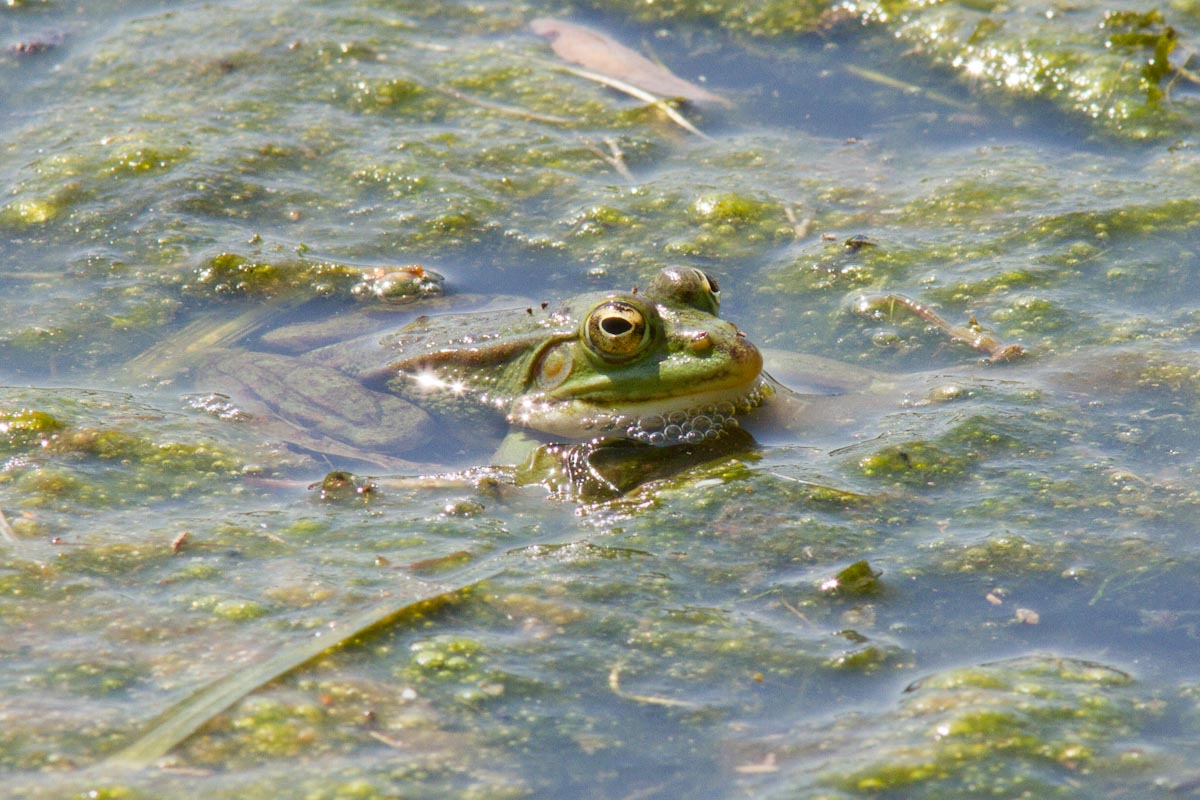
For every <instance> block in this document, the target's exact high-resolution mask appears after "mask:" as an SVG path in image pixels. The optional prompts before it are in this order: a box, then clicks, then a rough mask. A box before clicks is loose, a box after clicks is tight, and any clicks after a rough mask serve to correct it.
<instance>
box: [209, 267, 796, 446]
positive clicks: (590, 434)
mask: <svg viewBox="0 0 1200 800" xmlns="http://www.w3.org/2000/svg"><path fill="white" fill-rule="evenodd" d="M719 304H720V300H719V291H718V287H717V284H716V282H715V281H714V280H713V279H712V278H710V277H709V276H707V275H706V274H704V273H703V272H701V271H699V270H696V269H691V268H673V269H667V270H664V271H663V272H661V273H660V274H659V275H658V276H657V277H656V278H655V279H654V280H653V281H652V282H651V284H650V285H649V286H648V287H647V288H646V290H645V291H642V292H638V291H632V292H596V293H590V294H584V295H581V296H578V297H575V298H572V299H570V300H568V301H566V302H565V303H562V304H561V305H552V304H543V305H542V306H540V307H537V306H535V307H530V308H519V309H514V310H512V311H510V312H500V313H498V312H480V313H473V314H455V315H444V316H428V317H420V318H418V319H417V320H415V321H414V322H412V323H411V324H410V325H408V326H407V327H405V328H402V329H400V330H399V331H396V332H394V333H391V334H388V335H385V336H383V337H382V338H381V337H380V336H379V335H378V334H376V335H372V336H368V337H362V338H360V339H357V340H353V341H350V342H340V343H338V344H334V345H329V346H326V347H321V348H319V349H316V350H312V351H310V352H309V353H307V354H306V355H305V357H304V358H303V359H295V358H291V357H285V356H282V355H279V354H275V353H267V352H246V351H237V352H236V353H235V352H233V351H227V352H224V353H222V354H219V355H217V356H215V357H210V358H208V359H206V363H205V364H204V365H203V366H202V367H200V368H197V369H195V370H194V372H195V375H194V377H195V378H196V383H197V387H198V388H201V387H203V388H207V389H216V390H219V391H223V392H228V393H229V394H231V395H232V396H233V398H234V400H235V401H236V402H237V403H238V404H239V407H241V408H244V409H247V410H250V411H251V413H252V414H254V415H255V416H264V415H265V413H266V412H267V411H269V413H270V414H271V415H272V416H274V417H275V418H276V419H277V420H282V421H283V422H284V423H286V425H287V426H288V427H290V429H291V431H292V434H294V435H288V436H285V437H284V438H287V439H288V440H289V441H291V442H293V443H295V444H299V445H301V446H303V447H305V448H307V449H310V450H315V451H318V452H322V453H326V454H330V455H350V456H353V457H358V458H362V459H365V460H369V461H373V462H375V463H378V464H383V465H386V466H394V467H401V466H403V465H404V462H401V461H399V460H398V459H396V458H395V457H394V456H395V455H397V454H408V453H411V452H412V451H414V450H416V449H417V448H421V447H423V446H424V447H426V450H425V452H426V453H433V454H434V455H435V459H434V460H436V456H438V455H442V453H440V452H439V451H441V450H442V448H441V447H439V446H438V445H439V444H440V443H442V442H443V441H446V442H450V441H453V440H454V437H455V435H456V433H457V438H458V439H459V440H460V441H462V440H466V441H468V442H469V441H471V440H472V439H473V438H474V439H477V438H479V431H480V426H481V425H483V424H484V423H483V419H482V417H492V418H494V419H498V420H500V421H501V422H507V423H508V424H509V425H510V426H514V427H518V428H521V429H524V430H526V431H528V432H531V433H534V434H537V435H539V437H540V438H541V439H542V440H543V441H546V440H549V441H554V442H564V441H570V442H578V441H592V440H597V439H604V440H610V441H611V440H618V441H619V440H625V441H627V442H636V443H641V444H643V445H660V446H670V445H681V444H698V443H703V442H708V441H711V440H714V439H717V438H718V437H720V436H721V435H722V433H723V432H725V431H727V430H728V429H729V428H731V427H735V426H736V425H737V422H736V418H737V417H738V416H739V415H741V414H745V413H747V412H749V411H750V410H752V409H753V408H755V407H756V406H758V405H759V404H760V403H761V402H762V400H763V398H764V397H765V396H766V395H767V394H769V393H771V391H773V390H772V388H771V386H770V385H769V384H768V383H767V381H766V379H765V378H764V377H763V375H762V357H761V355H760V354H759V352H758V350H757V349H756V348H755V347H754V345H753V344H751V343H750V342H749V341H748V340H747V339H746V337H745V335H744V334H743V333H742V332H741V331H739V330H738V329H737V327H736V326H734V325H733V324H732V323H730V322H727V321H725V320H723V319H721V318H719V317H718V316H717V312H718V309H719ZM435 420H436V421H435ZM463 432H465V434H464V433H463ZM431 442H432V443H433V444H430V443H431ZM446 450H447V451H449V450H450V448H449V447H447V448H446ZM373 452H374V453H383V454H385V455H384V456H383V457H373V456H371V455H369V454H370V453H373ZM444 455H445V458H446V460H448V461H452V460H454V455H455V454H454V452H445V453H444ZM426 458H427V460H428V456H427V457H426ZM483 458H486V456H483Z"/></svg>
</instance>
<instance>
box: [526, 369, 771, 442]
mask: <svg viewBox="0 0 1200 800" xmlns="http://www.w3.org/2000/svg"><path fill="white" fill-rule="evenodd" d="M774 393H775V389H774V387H773V386H771V384H770V383H769V382H768V381H767V380H766V379H765V378H763V377H761V376H760V377H758V378H757V379H755V380H754V381H753V382H752V383H751V384H750V385H749V386H746V385H745V384H743V385H741V386H737V387H731V388H725V389H718V390H714V391H711V392H700V393H697V394H692V395H689V396H688V398H687V402H688V405H687V406H686V407H684V408H679V407H673V408H665V407H664V404H663V403H662V401H657V402H645V403H631V404H624V405H622V406H621V408H620V409H619V410H614V409H607V408H599V407H596V406H592V405H590V404H588V403H586V402H585V401H582V400H569V401H564V402H557V403H541V402H538V401H536V400H533V401H529V400H523V401H521V402H519V403H517V405H516V406H515V407H514V408H513V410H512V411H511V412H510V413H509V415H508V421H509V422H510V423H513V424H515V425H525V426H528V427H531V428H534V429H536V430H539V431H542V432H544V433H549V434H551V435H555V436H566V437H570V438H573V439H582V438H592V437H601V436H613V437H616V438H620V439H633V440H634V441H638V442H642V443H644V444H650V445H655V446H658V447H666V446H670V445H677V444H697V443H699V442H702V441H705V440H712V439H716V438H717V437H718V436H720V435H721V434H722V433H724V432H725V431H726V430H728V429H730V428H736V427H738V420H737V418H738V416H739V415H744V414H748V413H750V412H751V411H753V410H754V409H756V408H758V407H759V406H760V405H762V403H763V401H764V400H766V399H767V398H768V397H770V396H771V395H773V394H774Z"/></svg>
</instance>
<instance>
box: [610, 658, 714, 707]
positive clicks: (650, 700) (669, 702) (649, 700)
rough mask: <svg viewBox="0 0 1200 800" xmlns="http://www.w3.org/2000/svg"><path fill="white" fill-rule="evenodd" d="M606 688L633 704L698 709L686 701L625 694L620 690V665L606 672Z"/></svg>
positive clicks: (648, 695) (649, 695) (614, 665)
mask: <svg viewBox="0 0 1200 800" xmlns="http://www.w3.org/2000/svg"><path fill="white" fill-rule="evenodd" d="M608 688H609V689H611V690H612V693H613V694H615V695H616V696H617V697H620V698H623V699H625V700H632V701H634V702H635V703H645V704H647V705H652V706H666V707H667V708H699V707H700V705H699V704H698V703H692V702H689V701H687V700H676V699H675V698H673V697H658V696H656V695H651V694H634V693H632V692H627V691H625V690H623V689H622V688H621V665H620V664H619V663H618V664H613V668H612V669H611V670H609V672H608Z"/></svg>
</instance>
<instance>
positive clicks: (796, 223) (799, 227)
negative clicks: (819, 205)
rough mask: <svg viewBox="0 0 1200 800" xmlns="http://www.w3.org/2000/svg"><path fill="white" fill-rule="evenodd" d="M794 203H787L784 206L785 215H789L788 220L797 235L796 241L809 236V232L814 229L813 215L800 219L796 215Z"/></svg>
mask: <svg viewBox="0 0 1200 800" xmlns="http://www.w3.org/2000/svg"><path fill="white" fill-rule="evenodd" d="M794 205H795V204H794V203H787V204H785V205H784V207H783V215H784V216H785V217H787V221H788V222H789V223H790V224H791V226H792V232H793V233H794V234H795V236H796V241H800V240H801V239H805V238H807V237H808V232H809V230H811V229H812V221H813V220H812V217H805V218H804V219H798V218H797V217H796V209H795V208H794V207H793V206H794Z"/></svg>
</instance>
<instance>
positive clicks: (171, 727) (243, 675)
mask: <svg viewBox="0 0 1200 800" xmlns="http://www.w3.org/2000/svg"><path fill="white" fill-rule="evenodd" d="M464 572H465V573H466V575H465V576H463V577H465V580H460V581H459V582H458V583H455V584H454V585H450V584H445V583H433V582H431V581H425V580H422V579H420V578H414V577H408V580H410V581H411V582H412V585H413V591H412V593H411V594H407V596H405V597H401V598H397V597H396V596H394V595H389V596H388V597H385V598H383V599H382V600H379V601H378V602H376V603H373V604H372V605H370V606H368V607H367V608H364V609H363V610H361V611H359V612H358V613H357V614H354V615H353V616H351V617H349V618H348V619H345V620H339V622H338V626H337V629H336V630H333V631H330V630H328V629H324V630H322V632H321V633H319V634H317V635H315V636H312V637H310V638H308V639H306V640H304V641H302V642H299V643H297V644H295V645H293V646H291V647H285V648H284V649H282V650H280V651H279V652H278V653H276V654H275V655H274V656H272V657H271V658H269V659H267V660H266V661H264V662H262V663H261V664H256V665H252V666H250V667H247V668H246V669H244V670H241V671H239V672H236V673H234V674H232V675H225V676H222V677H220V678H218V679H217V680H215V681H214V682H212V683H210V684H209V685H208V686H206V687H205V688H203V689H201V690H200V691H198V692H196V693H195V694H193V695H192V696H191V697H189V698H187V699H186V700H184V701H183V702H181V703H179V704H178V705H176V706H174V707H173V708H170V709H168V710H167V711H166V712H164V713H163V715H162V716H161V717H159V721H158V722H157V723H156V724H155V725H154V726H153V727H152V728H150V730H148V731H147V732H146V733H144V734H142V735H141V736H139V737H138V738H137V739H136V740H134V742H133V743H132V744H130V745H128V746H127V747H125V749H123V750H121V751H119V752H117V753H116V754H114V755H112V756H110V757H109V759H108V763H109V764H113V765H119V766H124V767H132V768H137V769H144V768H146V767H151V766H154V764H155V763H156V762H157V761H158V759H160V758H162V757H163V756H165V755H166V754H167V753H169V752H170V751H171V750H172V749H174V748H175V747H176V746H177V745H179V744H181V743H182V742H183V741H185V740H186V739H187V738H188V737H190V736H191V735H192V734H193V733H195V732H196V731H197V730H199V729H200V728H201V727H202V726H204V725H205V724H206V723H208V722H209V721H211V720H212V719H213V717H215V716H216V715H218V714H220V713H221V712H222V711H224V710H225V709H227V708H229V707H230V706H232V705H233V704H234V703H236V702H238V701H239V700H241V699H242V698H244V697H246V696H247V695H249V694H250V693H251V692H253V691H255V690H256V689H258V688H260V687H261V686H263V685H265V684H267V683H269V682H271V681H273V680H275V679H276V678H279V677H281V676H283V675H286V674H287V673H289V672H291V671H292V670H294V669H297V668H298V667H301V666H303V665H305V664H307V663H308V662H310V661H312V660H313V659H315V658H317V657H318V656H321V655H323V654H325V653H328V652H331V651H334V650H337V649H339V648H341V647H344V646H345V645H346V644H348V643H350V642H351V641H352V640H354V639H356V638H358V637H361V636H364V635H366V634H368V633H370V632H371V631H372V630H374V629H376V628H379V627H382V626H384V625H388V624H391V623H393V622H395V621H397V620H398V618H399V617H401V616H402V615H404V614H406V613H408V612H411V611H412V610H413V609H414V608H415V607H416V606H419V605H421V604H424V603H429V602H434V601H437V600H441V599H448V598H449V597H450V596H451V595H454V594H458V593H460V592H462V591H464V590H466V589H469V588H471V587H472V586H475V585H477V584H479V583H481V582H483V581H485V580H488V579H489V578H491V577H494V576H495V575H496V574H497V573H498V572H499V569H498V568H497V567H496V562H495V560H494V559H487V560H485V561H483V562H481V563H479V564H476V565H474V568H468V569H466V570H464Z"/></svg>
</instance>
